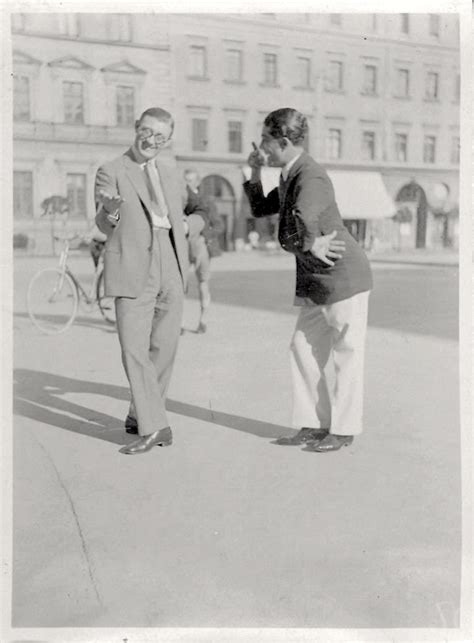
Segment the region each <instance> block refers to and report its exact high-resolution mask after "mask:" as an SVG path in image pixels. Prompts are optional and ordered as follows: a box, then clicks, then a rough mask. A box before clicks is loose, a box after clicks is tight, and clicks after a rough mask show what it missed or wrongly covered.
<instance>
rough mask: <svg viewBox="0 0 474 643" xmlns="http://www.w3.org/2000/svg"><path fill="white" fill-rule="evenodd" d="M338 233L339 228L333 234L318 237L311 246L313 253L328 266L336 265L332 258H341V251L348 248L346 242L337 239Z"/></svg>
mask: <svg viewBox="0 0 474 643" xmlns="http://www.w3.org/2000/svg"><path fill="white" fill-rule="evenodd" d="M336 235H337V230H334V231H333V232H331V234H326V235H324V236H322V237H316V239H315V240H314V244H313V247H312V248H311V252H312V253H313V255H314V256H315V257H317V258H318V259H319V260H320V261H323V262H324V263H325V264H327V265H328V266H334V263H335V262H334V261H332V259H341V258H342V254H341V253H344V252H345V250H346V244H345V242H344V241H338V240H337V239H335V237H336Z"/></svg>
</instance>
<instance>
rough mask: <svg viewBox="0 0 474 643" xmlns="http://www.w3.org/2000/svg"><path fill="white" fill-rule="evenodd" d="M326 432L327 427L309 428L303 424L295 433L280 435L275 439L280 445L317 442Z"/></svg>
mask: <svg viewBox="0 0 474 643" xmlns="http://www.w3.org/2000/svg"><path fill="white" fill-rule="evenodd" d="M327 434H328V429H311V428H308V427H306V426H304V427H303V428H302V429H300V430H299V431H298V433H297V434H296V435H289V436H282V437H281V438H277V440H275V444H280V445H281V446H297V445H298V444H306V443H307V442H311V443H312V444H313V443H314V444H316V443H319V442H320V441H321V440H322V439H323V438H325V437H326V436H327Z"/></svg>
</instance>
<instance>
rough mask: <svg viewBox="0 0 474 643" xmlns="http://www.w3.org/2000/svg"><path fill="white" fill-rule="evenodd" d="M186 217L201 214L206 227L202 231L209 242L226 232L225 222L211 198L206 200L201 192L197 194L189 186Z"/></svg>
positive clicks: (187, 189)
mask: <svg viewBox="0 0 474 643" xmlns="http://www.w3.org/2000/svg"><path fill="white" fill-rule="evenodd" d="M184 213H185V214H186V215H190V214H199V215H200V216H201V217H202V218H203V220H204V227H203V229H202V230H201V234H202V236H203V237H204V238H205V239H206V240H207V239H210V238H213V237H217V236H218V235H219V234H220V233H221V232H223V231H224V227H225V226H224V222H223V221H222V218H221V216H220V215H219V213H218V211H217V207H216V205H215V203H213V202H212V200H211V199H210V198H205V197H204V196H203V195H202V194H201V193H200V192H198V193H196V192H194V191H193V190H191V188H190V187H189V185H187V186H186V205H185V208H184Z"/></svg>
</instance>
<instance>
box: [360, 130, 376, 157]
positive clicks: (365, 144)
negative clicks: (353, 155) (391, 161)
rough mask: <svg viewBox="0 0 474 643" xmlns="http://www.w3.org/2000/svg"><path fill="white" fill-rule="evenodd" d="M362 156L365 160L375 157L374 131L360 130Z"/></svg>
mask: <svg viewBox="0 0 474 643" xmlns="http://www.w3.org/2000/svg"><path fill="white" fill-rule="evenodd" d="M362 158H363V159H364V160H366V161H373V160H374V159H375V132H367V131H366V132H362Z"/></svg>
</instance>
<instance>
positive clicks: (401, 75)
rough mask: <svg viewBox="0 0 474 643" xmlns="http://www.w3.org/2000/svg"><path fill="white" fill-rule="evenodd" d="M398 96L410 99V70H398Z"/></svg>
mask: <svg viewBox="0 0 474 643" xmlns="http://www.w3.org/2000/svg"><path fill="white" fill-rule="evenodd" d="M396 92H397V94H396V95H397V96H399V97H400V98H408V97H409V95H410V70H409V69H397V89H396Z"/></svg>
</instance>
